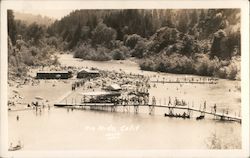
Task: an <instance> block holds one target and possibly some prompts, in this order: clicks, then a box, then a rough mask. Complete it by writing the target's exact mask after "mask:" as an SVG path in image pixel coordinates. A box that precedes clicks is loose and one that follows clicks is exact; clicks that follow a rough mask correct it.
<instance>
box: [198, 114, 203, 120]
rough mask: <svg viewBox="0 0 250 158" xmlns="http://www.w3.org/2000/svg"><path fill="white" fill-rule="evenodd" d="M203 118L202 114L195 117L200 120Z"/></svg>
mask: <svg viewBox="0 0 250 158" xmlns="http://www.w3.org/2000/svg"><path fill="white" fill-rule="evenodd" d="M204 118H205V116H204V115H201V116H198V117H196V120H202V119H204Z"/></svg>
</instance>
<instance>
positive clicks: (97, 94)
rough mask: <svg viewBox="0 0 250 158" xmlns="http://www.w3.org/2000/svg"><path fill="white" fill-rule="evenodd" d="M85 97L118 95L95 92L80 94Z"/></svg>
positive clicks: (116, 93)
mask: <svg viewBox="0 0 250 158" xmlns="http://www.w3.org/2000/svg"><path fill="white" fill-rule="evenodd" d="M80 94H81V95H85V96H110V95H120V93H118V92H108V91H97V92H84V93H80Z"/></svg>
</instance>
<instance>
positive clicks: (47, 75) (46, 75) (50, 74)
mask: <svg viewBox="0 0 250 158" xmlns="http://www.w3.org/2000/svg"><path fill="white" fill-rule="evenodd" d="M71 77H72V72H71V71H40V72H37V73H36V78H37V79H69V78H71Z"/></svg>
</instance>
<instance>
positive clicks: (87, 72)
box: [77, 69, 100, 78]
mask: <svg viewBox="0 0 250 158" xmlns="http://www.w3.org/2000/svg"><path fill="white" fill-rule="evenodd" d="M98 76H100V72H99V71H98V70H92V69H81V70H80V71H79V72H78V73H77V78H88V77H98Z"/></svg>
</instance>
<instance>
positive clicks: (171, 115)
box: [164, 113, 190, 119]
mask: <svg viewBox="0 0 250 158" xmlns="http://www.w3.org/2000/svg"><path fill="white" fill-rule="evenodd" d="M164 116H165V117H176V118H183V119H186V118H188V119H190V115H180V114H175V115H174V114H167V113H165V114H164Z"/></svg>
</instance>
